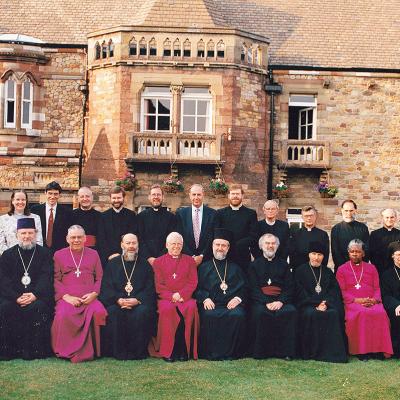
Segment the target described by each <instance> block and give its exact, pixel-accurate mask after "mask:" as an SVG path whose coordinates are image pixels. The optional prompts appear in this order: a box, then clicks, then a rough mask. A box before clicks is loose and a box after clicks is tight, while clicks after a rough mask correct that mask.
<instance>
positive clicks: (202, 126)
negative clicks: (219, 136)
mask: <svg viewBox="0 0 400 400" xmlns="http://www.w3.org/2000/svg"><path fill="white" fill-rule="evenodd" d="M206 122H207V118H206V117H197V132H205V131H206V126H207V125H206Z"/></svg>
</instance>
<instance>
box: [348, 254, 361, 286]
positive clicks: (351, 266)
mask: <svg viewBox="0 0 400 400" xmlns="http://www.w3.org/2000/svg"><path fill="white" fill-rule="evenodd" d="M350 268H351V270H352V271H353V275H354V279H355V280H356V284H355V285H354V287H355V288H356V289H357V290H358V289H360V287H361V285H360V282H361V279H362V276H363V273H364V265H363V264H362V261H361V275H360V279H357V276H356V273H355V271H354V268H353V264H352V262H351V261H350Z"/></svg>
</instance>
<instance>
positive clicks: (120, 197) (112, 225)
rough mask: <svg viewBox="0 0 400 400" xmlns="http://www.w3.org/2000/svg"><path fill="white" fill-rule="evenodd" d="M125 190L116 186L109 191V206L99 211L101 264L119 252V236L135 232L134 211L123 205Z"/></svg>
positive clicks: (104, 264) (104, 263)
mask: <svg viewBox="0 0 400 400" xmlns="http://www.w3.org/2000/svg"><path fill="white" fill-rule="evenodd" d="M124 201H125V190H124V189H122V188H121V187H119V186H116V187H114V188H112V189H111V191H110V202H111V207H110V208H109V209H108V210H106V211H104V212H103V213H101V216H100V225H99V231H98V245H97V246H98V249H99V250H100V258H101V263H102V265H103V266H106V265H107V262H108V261H109V260H111V259H112V258H113V257H116V256H118V255H120V253H121V237H122V235H125V234H126V233H134V234H136V233H137V220H136V213H135V212H134V211H132V210H129V209H128V208H126V207H124Z"/></svg>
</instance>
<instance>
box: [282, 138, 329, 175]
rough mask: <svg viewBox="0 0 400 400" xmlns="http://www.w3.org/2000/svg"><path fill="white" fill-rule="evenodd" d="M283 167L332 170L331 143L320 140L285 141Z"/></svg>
mask: <svg viewBox="0 0 400 400" xmlns="http://www.w3.org/2000/svg"><path fill="white" fill-rule="evenodd" d="M281 165H282V166H284V167H286V168H330V146H329V142H326V141H320V140H319V141H318V140H286V141H283V142H282V152H281Z"/></svg>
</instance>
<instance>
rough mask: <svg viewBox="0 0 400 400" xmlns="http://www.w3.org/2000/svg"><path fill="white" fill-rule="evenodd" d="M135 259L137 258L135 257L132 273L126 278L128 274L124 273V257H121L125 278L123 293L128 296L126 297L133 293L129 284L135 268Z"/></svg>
mask: <svg viewBox="0 0 400 400" xmlns="http://www.w3.org/2000/svg"><path fill="white" fill-rule="evenodd" d="M137 259H138V258H137V257H136V260H135V263H134V264H133V268H132V271H131V273H130V275H129V276H128V273H127V272H126V267H125V261H124V256H123V255H121V260H122V266H123V267H124V272H125V276H126V285H125V292H126V293H127V294H128V296H130V295H131V292H132V291H133V286H132V283H131V279H132V275H133V271H134V270H135V268H136V262H137Z"/></svg>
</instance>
